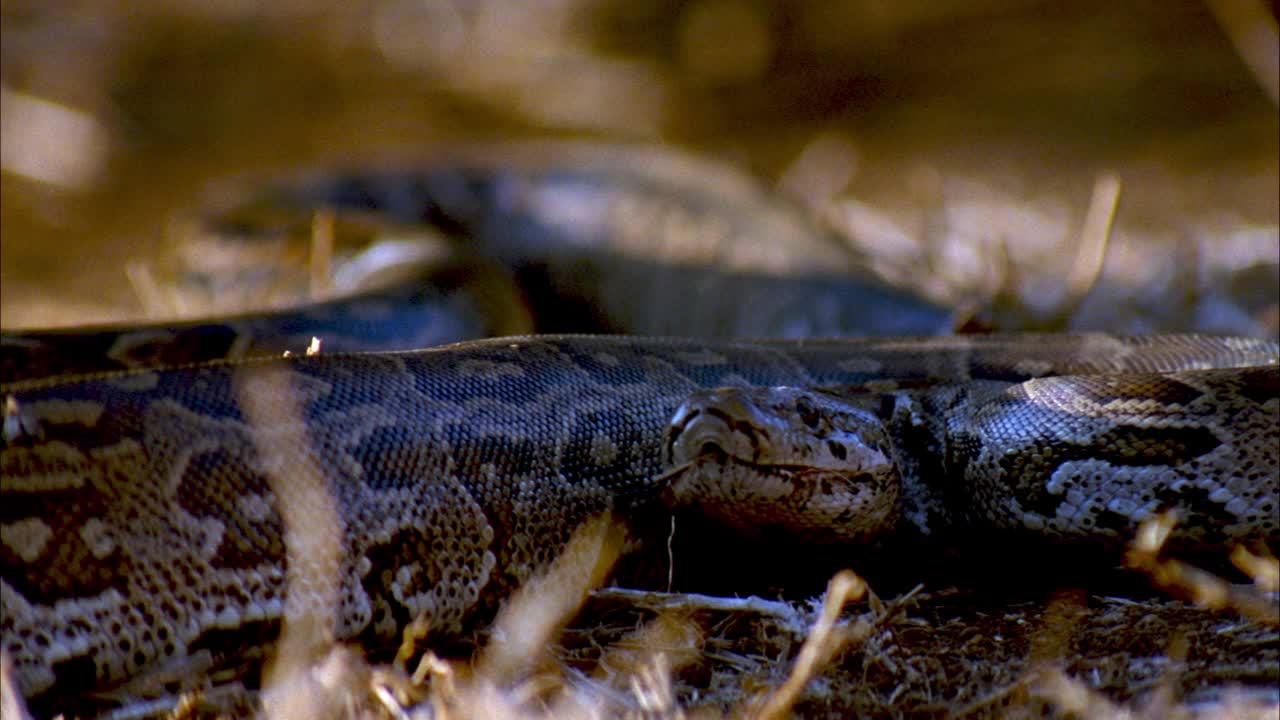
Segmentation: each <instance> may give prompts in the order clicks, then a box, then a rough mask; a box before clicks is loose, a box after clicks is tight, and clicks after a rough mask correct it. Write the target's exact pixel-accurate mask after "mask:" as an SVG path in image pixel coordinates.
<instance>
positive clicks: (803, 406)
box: [796, 397, 822, 430]
mask: <svg viewBox="0 0 1280 720" xmlns="http://www.w3.org/2000/svg"><path fill="white" fill-rule="evenodd" d="M796 413H798V414H799V415H800V422H802V423H804V424H805V425H807V426H808V427H809V428H810V429H813V430H816V429H818V423H819V422H820V421H821V420H822V418H821V417H819V415H818V409H817V408H815V407H814V406H813V402H812V401H810V400H809V398H807V397H801V398H799V399H798V400H796Z"/></svg>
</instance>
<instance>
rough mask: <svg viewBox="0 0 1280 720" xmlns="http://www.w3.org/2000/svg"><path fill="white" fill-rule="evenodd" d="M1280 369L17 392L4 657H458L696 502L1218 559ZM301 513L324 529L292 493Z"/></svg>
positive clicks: (847, 362)
mask: <svg viewBox="0 0 1280 720" xmlns="http://www.w3.org/2000/svg"><path fill="white" fill-rule="evenodd" d="M1277 355H1280V348H1277V346H1276V344H1275V343H1270V342H1266V341H1259V340H1250V339H1242V338H1208V337H1196V336H1158V337H1146V338H1144V337H1134V338H1123V337H1112V336H1101V335H1082V336H1068V335H1061V336H1055V335H1043V336H1034V335H1022V336H1000V335H996V336H985V337H979V338H920V339H886V340H877V339H867V340H805V341H799V340H797V341H784V340H772V341H739V340H728V339H722V340H713V339H701V340H692V339H690V340H672V339H654V338H644V337H622V336H614V337H606V336H596V337H592V336H557V335H543V336H531V337H516V338H504V339H494V340H479V341H474V342H466V343H461V344H457V345H451V346H445V347H440V348H435V349H428V350H419V351H410V352H395V353H366V354H340V353H339V354H330V353H324V354H321V355H319V356H315V357H295V358H288V359H275V360H245V361H227V362H213V363H209V364H203V365H191V366H184V367H168V368H158V369H141V370H132V371H126V372H115V373H102V374H89V375H82V376H65V375H64V376H55V377H51V378H43V379H41V378H35V379H13V380H11V381H10V382H7V383H6V384H4V385H3V386H0V393H2V394H3V397H4V402H5V415H4V425H3V448H2V449H0V482H2V483H3V485H2V487H3V494H4V502H3V505H2V506H0V571H2V572H0V578H2V582H0V605H2V607H3V631H4V640H3V642H4V645H3V650H4V652H5V653H6V654H7V655H8V656H9V658H10V659H11V661H12V662H13V664H14V671H15V673H14V677H15V678H16V681H17V684H18V689H19V690H20V691H21V692H22V693H24V694H27V695H31V696H36V695H41V694H45V693H49V694H54V693H58V692H83V691H85V690H89V689H95V688H105V687H109V686H111V685H114V684H118V683H120V682H122V681H125V680H127V679H129V678H131V677H134V676H137V675H138V674H140V673H143V672H146V671H148V670H151V669H155V668H156V667H159V666H164V665H166V664H170V663H173V662H179V663H180V662H181V661H182V660H183V659H184V658H188V657H190V656H192V655H194V654H195V653H197V652H199V651H200V650H202V649H210V648H215V647H218V648H221V647H224V646H225V643H226V642H227V639H228V638H229V637H230V638H235V639H238V640H239V641H241V642H242V643H244V644H247V645H252V644H254V643H258V642H263V641H265V640H267V639H269V638H270V637H271V636H272V633H274V632H276V631H277V630H278V627H279V623H280V621H281V620H282V619H283V618H288V617H295V616H299V615H302V614H306V613H314V612H317V611H319V612H322V613H324V614H325V615H324V616H325V617H326V618H327V620H326V622H327V623H328V624H329V626H330V628H331V630H332V633H333V635H334V636H335V637H337V638H339V639H357V640H359V641H361V642H365V643H369V644H375V643H384V644H385V642H386V641H387V640H389V639H392V638H394V637H396V635H397V632H398V629H399V628H402V627H403V626H404V625H405V624H406V623H407V622H409V621H410V620H413V619H415V618H421V619H425V620H427V625H428V627H430V628H431V632H432V636H433V637H448V636H452V635H455V634H457V633H458V632H460V631H461V630H463V629H464V628H466V627H469V626H470V625H472V624H474V623H475V622H476V621H477V620H480V619H483V618H485V617H488V616H489V615H490V614H491V612H492V610H493V609H494V607H495V606H496V604H497V603H498V602H500V601H501V599H502V598H503V597H505V596H506V595H507V594H509V593H510V591H511V590H512V589H513V588H515V587H516V586H518V585H520V584H521V583H522V582H523V581H525V580H527V579H528V578H529V577H531V576H532V575H533V574H534V573H536V572H537V571H538V570H540V569H542V568H544V567H546V566H547V564H548V563H549V562H550V561H551V560H552V559H553V558H555V557H556V556H557V554H558V552H559V550H560V549H561V548H563V547H564V546H565V544H566V542H567V541H568V539H569V538H570V536H571V535H572V533H573V531H574V530H575V528H577V527H578V526H579V525H580V524H581V523H582V522H583V521H585V520H587V519H589V518H591V517H593V516H596V515H599V514H600V513H603V512H612V513H613V514H614V515H615V516H617V517H619V518H621V519H622V520H624V521H625V522H626V523H627V524H628V525H629V526H630V527H631V529H632V531H633V533H634V534H635V535H636V539H637V540H639V541H641V542H644V541H652V540H655V538H653V537H651V536H649V535H647V534H646V533H647V532H649V529H650V528H652V527H661V526H662V522H661V520H662V519H663V518H664V517H665V516H666V515H667V514H669V512H670V508H671V507H673V506H683V507H696V508H699V509H700V510H701V511H702V513H703V514H705V515H706V516H708V517H710V518H713V519H716V520H720V521H727V522H729V523H730V524H737V525H745V526H750V525H756V524H760V523H764V524H773V525H781V526H785V527H788V528H791V529H793V530H794V531H795V532H797V533H800V534H802V535H806V536H812V537H815V538H820V539H824V540H832V539H836V540H854V539H862V538H867V537H873V536H875V535H877V534H878V533H882V532H885V531H887V530H889V529H892V528H894V527H896V526H901V525H909V526H911V527H913V528H915V530H916V531H917V532H922V533H931V532H934V531H935V530H936V529H938V528H939V527H941V526H950V527H963V526H966V525H975V526H983V527H987V528H991V529H994V530H997V531H1001V532H1007V533H1011V534H1014V535H1016V534H1017V533H1028V532H1029V533H1034V534H1057V535H1064V536H1076V537H1081V536H1083V537H1086V538H1097V539H1100V540H1107V539H1115V538H1123V537H1126V536H1127V534H1130V533H1132V531H1133V529H1134V528H1135V527H1136V524H1137V522H1138V521H1139V520H1140V519H1141V518H1142V517H1144V516H1146V515H1148V514H1150V513H1151V512H1153V511H1154V510H1156V509H1159V508H1164V507H1175V508H1177V509H1179V510H1180V511H1181V512H1182V513H1183V517H1184V518H1185V524H1184V526H1183V527H1184V533H1185V537H1186V538H1187V539H1189V540H1191V541H1193V542H1204V543H1223V542H1228V541H1237V540H1250V539H1260V540H1262V541H1267V542H1271V541H1274V540H1275V539H1276V537H1277V535H1278V534H1280V528H1278V523H1277V514H1278V513H1280V508H1278V507H1277V504H1276V496H1277V494H1278V493H1280V457H1278V454H1280V449H1278V447H1280V442H1278V438H1277V426H1278V423H1277V416H1278V415H1280V372H1278V371H1277V368H1276V367H1275V366H1276V362H1277ZM303 486H310V487H311V488H312V489H318V492H314V493H311V494H307V493H305V492H303V493H299V492H298V491H299V489H300V488H303ZM299 497H301V498H303V500H302V502H303V504H304V505H305V504H306V503H307V502H313V503H315V504H314V506H310V505H308V506H306V507H304V508H301V509H299V508H296V507H292V506H288V505H287V503H285V501H284V500H283V499H282V498H290V499H291V500H290V501H291V502H293V501H295V500H296V498H299ZM317 498H318V500H317ZM299 512H301V514H302V515H312V516H327V517H331V518H332V520H333V523H334V524H335V525H336V527H334V528H333V530H334V532H335V535H336V537H337V538H338V539H339V546H340V548H339V550H340V552H339V553H338V557H337V558H336V559H335V560H334V563H333V566H332V568H331V569H332V571H333V576H334V579H333V582H334V583H335V584H336V594H334V596H333V598H336V602H327V601H326V600H325V593H324V591H323V590H324V589H323V588H316V587H306V586H303V587H298V586H293V585H291V586H290V592H289V593H288V596H287V597H286V593H285V585H286V576H287V571H288V570H289V569H290V568H288V567H287V566H286V565H287V563H286V550H287V549H288V545H289V537H290V536H289V532H290V527H289V526H288V523H287V522H286V520H285V518H286V517H296V516H297V515H298V514H299ZM658 539H660V538H658ZM304 557H305V555H304ZM331 599H332V598H331Z"/></svg>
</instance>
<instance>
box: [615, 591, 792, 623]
mask: <svg viewBox="0 0 1280 720" xmlns="http://www.w3.org/2000/svg"><path fill="white" fill-rule="evenodd" d="M591 596H592V597H593V598H595V599H597V600H606V601H608V600H616V601H621V602H625V603H627V604H628V605H632V606H635V607H642V608H646V609H649V610H669V611H681V612H693V611H697V610H712V611H717V612H726V613H755V614H757V615H769V616H772V617H776V618H779V619H781V620H784V621H792V620H796V621H798V620H799V613H798V612H797V611H796V609H795V608H794V607H792V606H791V605H790V604H789V603H785V602H781V601H778V600H765V599H763V598H758V597H755V596H754V595H752V596H748V597H744V598H727V597H716V596H714V595H700V594H698V593H670V592H658V591H652V590H631V589H628V588H614V587H611V588H601V589H599V590H594V591H592V593H591ZM797 624H798V622H797Z"/></svg>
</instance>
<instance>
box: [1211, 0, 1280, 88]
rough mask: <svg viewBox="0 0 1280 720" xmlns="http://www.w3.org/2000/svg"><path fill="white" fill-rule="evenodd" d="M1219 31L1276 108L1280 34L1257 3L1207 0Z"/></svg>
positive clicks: (1271, 18) (1235, 0)
mask: <svg viewBox="0 0 1280 720" xmlns="http://www.w3.org/2000/svg"><path fill="white" fill-rule="evenodd" d="M1207 4H1208V6H1209V9H1210V10H1211V11H1213V16H1214V17H1215V18H1217V20H1218V24H1219V25H1221V26H1222V31H1223V32H1225V33H1226V35H1227V37H1228V38H1230V39H1231V44H1232V45H1235V47H1236V52H1237V53H1239V55H1240V59H1241V60H1243V61H1244V64H1245V65H1246V66H1247V67H1248V68H1249V71H1250V72H1251V73H1253V79H1254V80H1257V81H1258V85H1259V86H1261V87H1262V90H1263V91H1264V92H1266V94H1267V97H1269V98H1271V103H1272V104H1273V105H1277V106H1280V31H1277V28H1276V19H1275V18H1274V17H1272V15H1271V13H1270V12H1269V11H1268V10H1267V7H1266V5H1264V4H1263V3H1262V2H1261V1H1260V0H1208V2H1207Z"/></svg>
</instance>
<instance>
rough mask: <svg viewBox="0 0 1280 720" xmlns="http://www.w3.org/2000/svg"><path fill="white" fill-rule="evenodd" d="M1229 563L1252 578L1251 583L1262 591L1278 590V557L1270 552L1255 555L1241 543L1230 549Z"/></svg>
mask: <svg viewBox="0 0 1280 720" xmlns="http://www.w3.org/2000/svg"><path fill="white" fill-rule="evenodd" d="M1231 564H1232V565H1235V566H1236V567H1237V568H1239V569H1240V571H1241V572H1243V573H1244V574H1246V575H1248V576H1249V577H1251V578H1253V584H1254V585H1256V586H1257V587H1258V589H1259V590H1262V591H1263V592H1271V593H1273V592H1276V591H1278V590H1280V559H1278V558H1276V557H1275V556H1274V555H1272V554H1270V553H1266V554H1264V555H1255V554H1253V553H1252V552H1250V551H1249V549H1248V548H1246V547H1245V546H1243V545H1237V546H1236V547H1235V548H1234V549H1232V551H1231Z"/></svg>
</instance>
